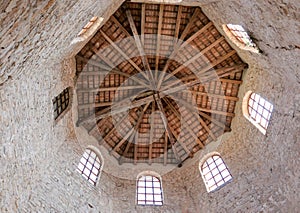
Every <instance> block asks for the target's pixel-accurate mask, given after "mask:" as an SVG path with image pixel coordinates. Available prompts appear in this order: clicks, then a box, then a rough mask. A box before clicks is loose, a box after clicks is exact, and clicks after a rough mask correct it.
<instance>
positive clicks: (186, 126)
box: [163, 98, 204, 154]
mask: <svg viewBox="0 0 300 213" xmlns="http://www.w3.org/2000/svg"><path fill="white" fill-rule="evenodd" d="M163 100H164V101H165V102H166V103H167V105H168V107H169V108H170V109H171V111H172V112H173V113H174V115H175V116H176V117H177V119H178V120H180V122H181V123H182V124H183V127H184V128H185V129H186V130H188V132H189V133H190V134H191V136H192V137H193V138H194V140H196V142H197V144H198V145H199V146H200V147H201V148H203V147H204V144H203V143H202V141H200V139H199V138H198V136H197V135H196V134H195V133H194V131H193V130H192V129H191V127H190V126H189V124H187V122H186V121H185V119H184V117H181V116H180V114H179V112H178V111H177V110H176V108H175V107H174V106H173V105H172V104H171V103H170V102H169V100H168V99H167V98H165V99H163ZM189 153H190V150H188V154H189Z"/></svg>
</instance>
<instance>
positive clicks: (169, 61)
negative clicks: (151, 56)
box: [157, 8, 199, 88]
mask: <svg viewBox="0 0 300 213" xmlns="http://www.w3.org/2000/svg"><path fill="white" fill-rule="evenodd" d="M198 12H199V9H198V8H197V9H196V10H195V11H194V13H193V15H192V17H191V19H190V21H189V23H188V24H187V25H186V27H185V28H184V30H183V33H182V34H181V36H180V38H179V40H178V41H177V43H175V44H174V49H173V52H172V53H171V55H170V56H169V57H168V60H167V62H166V64H165V66H164V68H163V71H162V73H161V74H160V76H159V80H158V84H157V88H160V86H161V84H162V82H163V80H164V77H165V74H166V73H167V70H168V68H169V65H170V63H171V59H173V58H174V56H175V55H176V54H177V53H178V51H179V49H180V45H181V44H182V42H183V41H184V39H185V37H186V36H187V34H188V31H189V30H190V28H191V26H192V25H193V24H194V21H195V19H196V17H197V16H198Z"/></svg>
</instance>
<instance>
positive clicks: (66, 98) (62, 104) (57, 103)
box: [52, 87, 71, 121]
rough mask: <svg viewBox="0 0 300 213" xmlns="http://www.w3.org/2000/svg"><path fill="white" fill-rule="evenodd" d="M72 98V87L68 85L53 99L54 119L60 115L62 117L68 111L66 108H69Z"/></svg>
mask: <svg viewBox="0 0 300 213" xmlns="http://www.w3.org/2000/svg"><path fill="white" fill-rule="evenodd" d="M70 99H71V94H70V88H69V87H68V88H66V89H64V90H63V91H62V92H61V93H60V94H59V95H58V96H56V97H55V98H54V99H53V100H52V102H53V108H54V119H55V120H56V121H57V120H58V119H59V118H60V117H62V115H63V113H64V112H66V109H67V108H69V104H70Z"/></svg>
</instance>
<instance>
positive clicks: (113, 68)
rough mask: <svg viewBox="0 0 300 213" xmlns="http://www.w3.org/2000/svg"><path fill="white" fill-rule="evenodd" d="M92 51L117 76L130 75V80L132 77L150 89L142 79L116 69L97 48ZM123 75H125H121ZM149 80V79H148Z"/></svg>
mask: <svg viewBox="0 0 300 213" xmlns="http://www.w3.org/2000/svg"><path fill="white" fill-rule="evenodd" d="M92 51H93V52H94V53H95V54H96V55H97V56H98V57H99V58H100V59H101V60H103V61H104V62H105V63H106V64H108V65H109V66H110V67H111V72H114V73H116V74H119V75H123V76H125V75H128V78H129V77H130V79H132V80H134V81H136V82H138V83H140V84H141V85H143V86H145V87H147V88H149V89H150V86H149V85H148V84H147V83H145V82H144V81H143V80H142V79H141V78H137V77H135V76H131V75H130V74H127V73H124V72H122V71H120V70H119V69H116V68H115V65H114V64H113V63H112V62H111V60H109V59H108V58H106V56H104V55H103V54H102V53H100V52H99V51H98V50H97V49H96V48H95V47H93V48H92ZM121 73H123V74H121ZM146 79H147V78H146Z"/></svg>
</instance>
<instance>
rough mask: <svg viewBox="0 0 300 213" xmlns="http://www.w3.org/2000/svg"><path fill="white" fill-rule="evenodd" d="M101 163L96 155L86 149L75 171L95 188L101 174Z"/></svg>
mask: <svg viewBox="0 0 300 213" xmlns="http://www.w3.org/2000/svg"><path fill="white" fill-rule="evenodd" d="M101 167H102V165H101V161H100V157H99V155H98V154H96V152H95V151H93V150H92V149H90V148H87V149H86V150H85V151H84V153H83V155H82V157H81V159H80V161H79V163H78V167H77V171H78V172H79V173H80V174H81V175H82V176H83V177H84V178H85V179H86V180H88V181H89V182H90V183H91V184H93V185H94V186H96V183H97V181H98V179H99V176H100V172H101Z"/></svg>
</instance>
